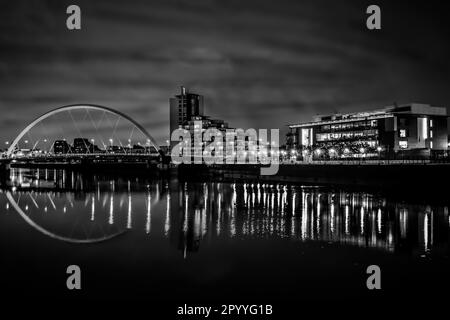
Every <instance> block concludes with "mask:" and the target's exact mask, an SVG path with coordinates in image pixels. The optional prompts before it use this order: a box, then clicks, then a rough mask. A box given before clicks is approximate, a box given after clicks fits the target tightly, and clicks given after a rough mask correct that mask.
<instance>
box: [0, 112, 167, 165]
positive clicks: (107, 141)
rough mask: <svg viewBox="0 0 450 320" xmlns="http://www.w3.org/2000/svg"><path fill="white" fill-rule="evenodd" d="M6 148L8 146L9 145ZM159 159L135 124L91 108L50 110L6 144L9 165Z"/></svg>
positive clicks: (153, 145)
mask: <svg viewBox="0 0 450 320" xmlns="http://www.w3.org/2000/svg"><path fill="white" fill-rule="evenodd" d="M8 144H9V143H8ZM161 156H163V153H162V151H161V150H160V148H159V146H158V144H157V143H156V141H155V139H153V137H152V136H151V135H150V133H148V131H147V130H146V129H145V128H144V127H143V126H141V125H140V124H139V123H138V122H136V121H135V120H133V119H132V118H131V117H129V116H127V115H126V114H124V113H122V112H119V111H117V110H114V109H111V108H108V107H104V106H99V105H92V104H75V105H67V106H63V107H60V108H56V109H53V110H51V111H49V112H47V113H45V114H43V115H42V116H40V117H38V118H37V119H35V120H34V121H32V122H31V123H30V124H28V125H27V126H26V127H25V128H24V129H23V130H22V131H21V132H20V133H19V135H18V136H17V137H16V138H15V139H14V141H13V142H12V143H11V144H9V147H8V150H7V151H6V153H5V154H4V159H3V161H4V162H5V161H7V162H10V163H11V166H14V165H15V166H19V165H24V164H25V165H28V166H48V165H50V166H51V165H72V166H76V165H80V166H83V165H103V166H104V165H108V164H110V165H111V164H133V165H136V164H147V165H148V164H156V163H159V161H160V159H161Z"/></svg>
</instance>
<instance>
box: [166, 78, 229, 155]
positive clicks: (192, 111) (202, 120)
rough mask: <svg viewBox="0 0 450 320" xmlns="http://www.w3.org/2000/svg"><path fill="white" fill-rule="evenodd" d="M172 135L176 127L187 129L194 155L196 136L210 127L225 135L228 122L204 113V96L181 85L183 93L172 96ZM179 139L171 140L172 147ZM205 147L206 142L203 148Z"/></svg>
mask: <svg viewBox="0 0 450 320" xmlns="http://www.w3.org/2000/svg"><path fill="white" fill-rule="evenodd" d="M169 102H170V135H171V134H172V132H173V131H174V130H176V129H185V130H187V131H189V133H190V135H191V142H190V145H191V147H192V149H191V150H192V151H191V155H194V136H195V135H201V136H202V138H203V133H204V132H205V131H206V130H207V129H210V128H215V129H218V130H220V131H221V132H222V133H223V135H224V136H225V134H226V130H227V129H229V126H228V123H227V122H225V121H224V120H221V119H213V118H211V117H210V116H207V115H205V114H204V98H203V96H201V95H199V94H195V93H189V92H188V90H187V89H186V88H185V87H183V86H182V87H181V93H180V94H178V95H176V96H175V97H174V98H170V100H169ZM177 143H178V141H171V142H170V147H171V148H172V147H173V146H174V145H176V144H177ZM203 149H204V144H203V146H202V150H203Z"/></svg>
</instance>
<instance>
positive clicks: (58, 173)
mask: <svg viewBox="0 0 450 320" xmlns="http://www.w3.org/2000/svg"><path fill="white" fill-rule="evenodd" d="M0 206H1V207H2V208H4V209H5V210H6V212H14V211H15V212H18V213H19V214H21V215H22V217H23V218H24V220H25V221H26V222H27V223H29V224H31V225H32V226H33V227H34V228H35V229H36V230H38V231H40V232H42V233H44V234H45V235H47V236H50V237H52V238H55V239H58V240H63V241H69V242H98V241H106V240H108V239H111V238H113V237H116V236H118V235H123V240H122V241H126V233H127V232H144V233H145V234H147V235H148V236H149V237H152V235H155V236H157V237H162V238H165V239H168V240H169V241H170V242H171V243H173V244H174V246H175V247H176V248H177V249H178V250H180V251H182V252H183V254H184V255H187V254H188V252H193V251H198V250H200V249H201V245H202V243H203V242H211V241H214V239H218V238H243V239H247V238H285V239H291V240H293V241H324V242H330V243H336V244H341V245H355V246H359V247H365V248H377V249H381V250H385V251H387V252H401V251H407V252H412V253H414V254H419V255H426V254H431V253H433V252H435V251H439V252H440V251H442V250H438V249H444V251H448V243H449V238H450V237H449V235H450V230H449V229H450V217H449V213H448V208H447V207H444V206H427V205H413V204H408V203H399V202H393V201H388V200H387V199H386V198H384V197H382V196H377V195H374V194H370V193H363V192H347V191H344V190H329V189H325V188H318V187H301V186H292V185H283V184H267V183H265V184H260V183H219V182H178V181H177V180H170V181H166V180H149V179H143V178H117V177H116V178H106V177H100V176H95V175H93V176H89V175H81V174H79V173H74V172H68V171H64V170H25V169H15V170H12V172H11V179H10V181H9V183H8V186H7V187H4V188H2V189H1V191H0ZM2 211H3V210H2Z"/></svg>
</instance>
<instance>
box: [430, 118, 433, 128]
mask: <svg viewBox="0 0 450 320" xmlns="http://www.w3.org/2000/svg"><path fill="white" fill-rule="evenodd" d="M430 128H433V120H430Z"/></svg>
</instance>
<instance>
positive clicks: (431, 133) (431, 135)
mask: <svg viewBox="0 0 450 320" xmlns="http://www.w3.org/2000/svg"><path fill="white" fill-rule="evenodd" d="M430 138H433V130H430Z"/></svg>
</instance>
